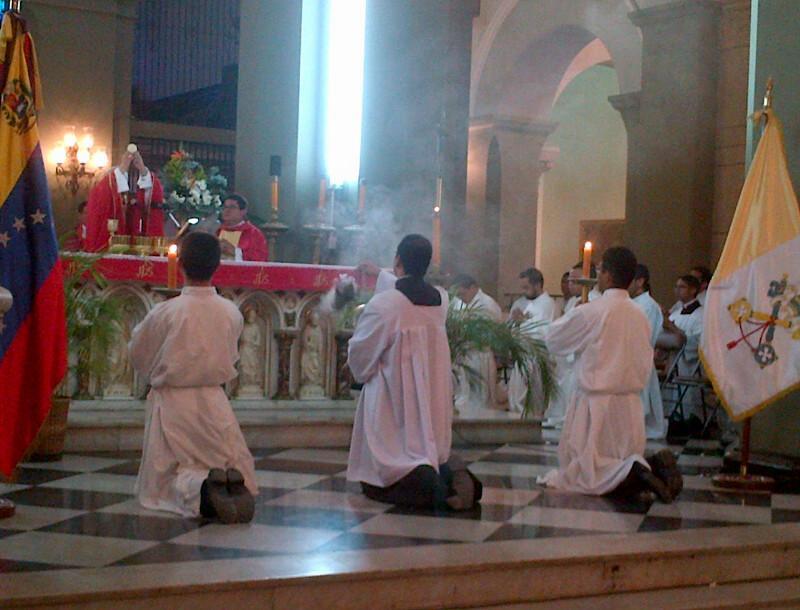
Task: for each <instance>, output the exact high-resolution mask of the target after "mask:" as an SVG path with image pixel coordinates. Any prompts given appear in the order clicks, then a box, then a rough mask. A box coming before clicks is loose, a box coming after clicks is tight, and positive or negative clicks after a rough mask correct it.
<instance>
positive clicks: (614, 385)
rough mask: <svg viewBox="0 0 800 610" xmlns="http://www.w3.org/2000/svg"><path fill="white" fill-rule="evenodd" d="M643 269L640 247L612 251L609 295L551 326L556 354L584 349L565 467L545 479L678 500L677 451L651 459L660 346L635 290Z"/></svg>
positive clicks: (595, 491) (606, 282) (561, 458)
mask: <svg viewBox="0 0 800 610" xmlns="http://www.w3.org/2000/svg"><path fill="white" fill-rule="evenodd" d="M635 270H636V257H635V256H634V255H633V252H631V251H630V250H628V249H627V248H622V247H615V248H609V249H608V250H606V252H605V253H604V254H603V262H602V264H601V266H600V274H599V278H598V279H599V288H600V290H601V291H603V293H602V296H601V297H600V298H599V299H595V300H594V301H592V302H591V303H587V304H585V305H581V306H580V307H576V308H575V309H573V310H572V311H571V312H570V313H568V314H566V315H565V316H563V317H562V318H560V319H559V320H557V321H556V322H554V323H553V324H551V325H550V327H549V328H548V329H547V334H546V341H547V347H548V349H549V350H550V351H551V353H553V354H556V355H564V354H575V355H576V363H575V370H576V377H577V387H576V389H575V391H574V392H573V393H572V396H571V399H570V405H569V406H568V408H567V418H566V421H565V422H564V430H563V432H562V434H561V440H560V442H559V445H558V469H557V470H552V471H550V472H549V473H548V474H547V475H545V476H544V477H542V478H541V482H543V483H545V484H547V485H548V486H550V487H555V488H558V489H563V490H567V491H576V492H580V493H584V494H591V495H601V494H607V493H611V492H613V491H618V492H620V493H625V494H626V495H628V494H630V495H631V496H633V497H635V498H637V499H644V497H648V496H651V495H652V494H656V495H657V496H658V497H659V498H660V499H661V500H663V501H664V502H671V501H672V499H673V498H674V496H675V495H677V493H679V492H680V488H681V487H682V482H681V480H680V473H679V472H678V470H677V465H676V463H675V458H674V456H672V454H671V453H669V451H666V452H665V453H664V452H660V453H659V454H657V456H656V457H657V459H656V460H654V464H653V466H654V471H655V473H654V472H653V471H651V466H650V465H648V462H647V461H646V460H645V459H644V450H645V443H646V441H645V433H644V418H643V417H642V401H641V392H642V390H643V389H644V387H645V385H646V384H647V382H648V380H649V379H650V374H651V372H652V368H653V348H652V347H651V346H650V325H649V323H648V322H647V318H646V317H645V315H644V314H643V313H642V311H641V310H640V309H639V307H637V306H636V305H635V304H634V303H633V302H632V301H631V299H630V296H629V295H628V286H629V285H630V283H631V281H632V280H633V277H634V273H635ZM648 499H649V498H648Z"/></svg>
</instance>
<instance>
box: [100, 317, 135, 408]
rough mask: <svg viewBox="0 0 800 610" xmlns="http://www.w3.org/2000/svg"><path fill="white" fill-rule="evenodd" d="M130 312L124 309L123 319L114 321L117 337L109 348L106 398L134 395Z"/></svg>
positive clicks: (104, 391) (104, 394) (104, 393)
mask: <svg viewBox="0 0 800 610" xmlns="http://www.w3.org/2000/svg"><path fill="white" fill-rule="evenodd" d="M129 313H130V312H128V311H127V310H123V316H122V319H121V320H120V321H115V322H114V323H113V325H114V327H115V333H114V336H115V338H114V341H113V343H112V344H111V346H110V347H109V350H108V376H107V378H108V382H107V383H106V385H105V388H104V390H103V396H104V397H105V398H130V397H132V396H133V366H132V365H131V361H130V357H129V356H128V343H129V342H130V340H131V331H132V324H133V322H132V320H131V319H130V317H129V315H128V314H129Z"/></svg>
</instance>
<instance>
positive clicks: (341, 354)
mask: <svg viewBox="0 0 800 610" xmlns="http://www.w3.org/2000/svg"><path fill="white" fill-rule="evenodd" d="M352 336H353V331H351V330H345V331H340V332H337V333H336V335H335V337H336V379H335V381H336V383H335V384H334V390H333V397H334V398H336V399H340V400H350V398H351V397H350V386H352V385H353V374H352V373H351V372H350V368H349V367H348V366H347V346H348V343H350V337H352Z"/></svg>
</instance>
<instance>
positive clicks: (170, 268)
mask: <svg viewBox="0 0 800 610" xmlns="http://www.w3.org/2000/svg"><path fill="white" fill-rule="evenodd" d="M177 287H178V246H177V245H175V244H172V245H171V246H170V247H169V250H167V288H172V289H174V288H177Z"/></svg>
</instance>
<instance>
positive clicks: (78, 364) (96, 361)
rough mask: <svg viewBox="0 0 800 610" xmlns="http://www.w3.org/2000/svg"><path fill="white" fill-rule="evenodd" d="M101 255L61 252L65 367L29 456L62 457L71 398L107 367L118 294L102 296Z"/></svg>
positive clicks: (117, 314) (114, 334) (116, 323)
mask: <svg viewBox="0 0 800 610" xmlns="http://www.w3.org/2000/svg"><path fill="white" fill-rule="evenodd" d="M101 257H102V255H97V254H86V253H76V254H68V255H62V259H61V260H62V261H63V263H64V299H65V307H66V320H67V340H68V345H69V372H68V373H67V375H66V376H65V377H64V380H63V381H62V382H61V383H60V384H59V385H58V387H57V388H56V390H55V391H54V393H53V399H52V407H51V409H50V413H49V415H48V416H47V419H45V421H44V423H43V424H42V427H41V429H40V430H39V434H38V435H37V437H36V439H35V440H34V442H33V444H32V445H31V449H30V459H31V460H32V461H56V460H60V459H61V456H62V454H63V452H64V440H65V437H66V429H67V415H68V413H69V405H70V399H71V398H72V396H73V395H77V396H81V397H87V396H88V382H89V379H91V378H95V379H102V378H103V377H104V376H105V374H106V372H107V369H108V360H107V357H106V355H107V352H108V349H109V347H110V346H111V345H112V343H113V341H114V340H116V338H117V333H118V332H119V321H120V319H121V308H120V305H119V303H118V301H117V300H116V299H114V298H113V297H107V296H103V295H102V290H103V288H105V287H106V285H107V281H106V279H105V278H104V277H103V275H102V273H101V272H100V271H99V270H98V268H97V262H98V261H99V260H100V258H101ZM72 379H75V380H77V388H72V384H71V383H70V381H71V380H72Z"/></svg>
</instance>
